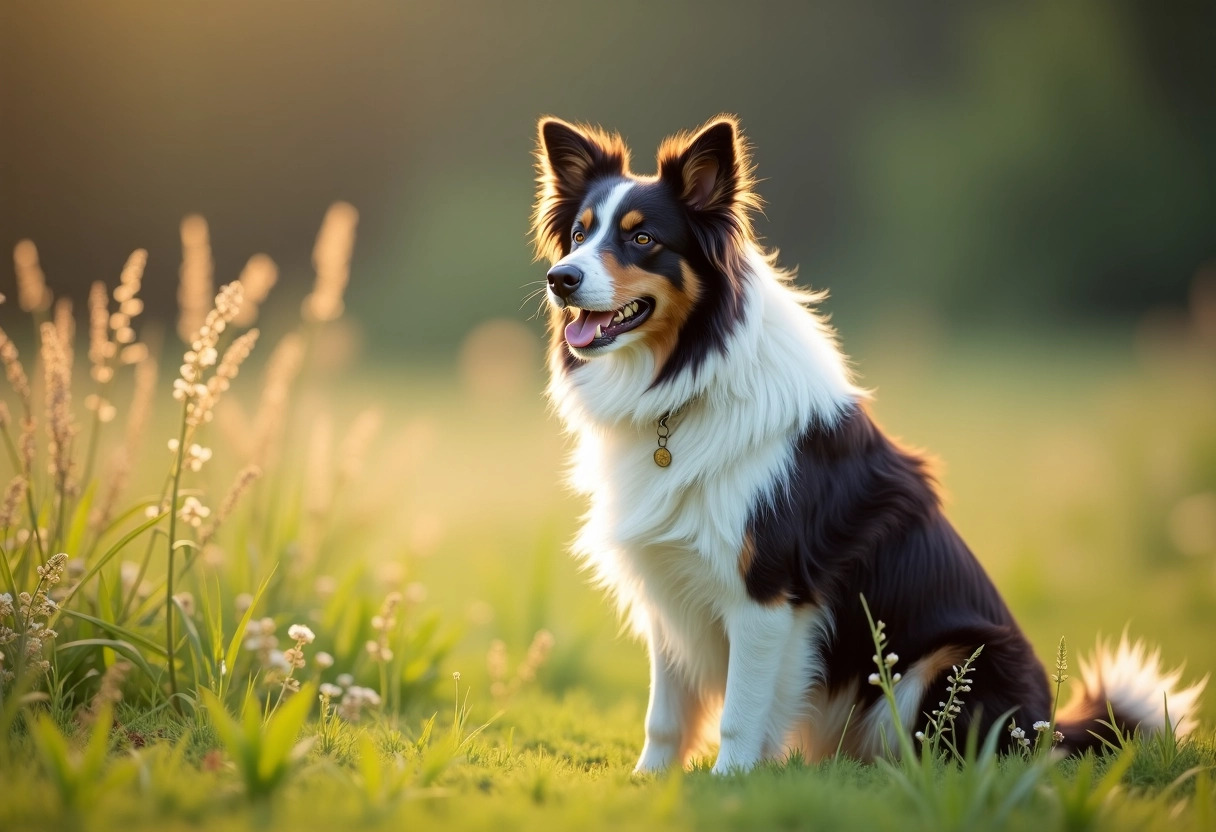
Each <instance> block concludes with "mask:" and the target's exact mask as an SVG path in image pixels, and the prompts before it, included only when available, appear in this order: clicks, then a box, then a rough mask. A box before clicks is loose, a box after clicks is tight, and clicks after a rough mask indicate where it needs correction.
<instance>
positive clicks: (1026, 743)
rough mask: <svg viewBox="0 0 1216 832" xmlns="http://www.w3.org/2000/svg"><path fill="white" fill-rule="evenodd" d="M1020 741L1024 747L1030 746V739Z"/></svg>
mask: <svg viewBox="0 0 1216 832" xmlns="http://www.w3.org/2000/svg"><path fill="white" fill-rule="evenodd" d="M1019 742H1021V743H1022V747H1023V748H1030V740H1028V739H1022V740H1019Z"/></svg>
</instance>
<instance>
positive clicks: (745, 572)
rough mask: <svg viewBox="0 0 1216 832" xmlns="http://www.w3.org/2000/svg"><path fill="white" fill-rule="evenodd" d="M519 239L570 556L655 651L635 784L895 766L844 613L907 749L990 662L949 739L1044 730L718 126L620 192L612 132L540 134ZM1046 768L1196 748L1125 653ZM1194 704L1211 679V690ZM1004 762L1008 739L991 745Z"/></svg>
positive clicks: (994, 595)
mask: <svg viewBox="0 0 1216 832" xmlns="http://www.w3.org/2000/svg"><path fill="white" fill-rule="evenodd" d="M539 128H540V129H539V133H540V136H539V149H538V153H537V160H538V172H539V189H538V197H537V203H536V210H535V214H534V217H533V234H534V240H535V245H536V250H537V254H538V259H539V258H548V259H549V260H550V261H551V262H552V267H551V268H550V269H549V272H548V281H547V282H548V286H547V298H548V305H549V307H550V315H549V323H550V329H551V343H550V349H549V354H548V364H549V369H550V372H551V381H550V384H549V388H548V394H549V397H550V399H551V401H552V403H553V405H554V406H555V408H556V410H557V411H558V413H559V415H560V417H561V418H562V420H563V421H564V422H565V424H566V426H567V427H568V428H569V430H570V432H571V433H572V434H573V435H574V437H575V440H576V444H575V449H574V453H573V458H572V462H573V465H572V471H571V481H572V483H573V485H574V487H575V488H576V489H577V490H578V491H580V492H582V493H584V494H586V495H587V496H588V497H589V499H590V503H591V507H590V511H589V513H588V514H587V516H586V519H585V524H584V525H583V528H582V531H581V533H580V534H579V536H578V538H577V541H576V544H575V549H576V552H577V554H578V555H579V556H580V557H581V558H583V559H584V561H585V563H586V564H587V566H588V567H589V569H590V571H591V572H592V573H593V574H594V576H595V578H596V579H597V582H598V583H599V584H601V585H602V586H603V587H605V588H606V589H607V590H608V592H609V593H610V594H611V595H612V597H613V598H614V599H615V600H616V602H617V604H618V605H619V607H620V610H621V613H622V615H623V616H624V617H625V619H626V620H627V622H628V624H629V625H630V626H631V627H632V629H633V630H634V631H635V632H636V633H637V635H638V636H639V637H641V638H642V639H644V640H645V642H646V645H647V647H648V648H649V652H650V702H649V706H648V708H647V712H646V725H645V728H646V741H645V745H644V747H643V749H642V753H641V757H640V759H639V760H638V763H637V770H638V771H655V770H660V769H663V768H665V767H667V766H670V765H673V764H674V765H684V764H686V763H687V762H688V760H689V758H690V756H691V755H693V754H696V753H700V752H702V751H703V750H704V749H705V747H706V745H707V744H709V743H712V742H713V741H715V740H717V741H718V743H719V748H718V757H717V762H716V764H715V766H714V771H715V772H719V773H722V772H728V771H735V770H746V769H749V768H751V767H753V766H755V765H756V764H757V763H759V762H761V761H762V760H765V759H769V758H773V757H779V756H781V755H782V754H783V753H785V752H786V751H787V750H788V749H791V748H797V749H800V750H801V752H802V753H803V755H804V756H805V757H806V758H807V759H820V758H823V757H824V756H825V755H829V754H831V753H833V752H835V750H836V749H837V748H838V747H843V748H844V749H845V750H846V751H847V752H848V753H850V754H852V755H854V756H857V757H859V758H862V759H872V758H873V757H875V756H876V755H878V754H880V753H882V752H883V749H884V745H889V746H890V747H892V748H894V747H897V743H896V742H895V738H894V737H893V736H891V734H890V731H891V726H892V721H891V719H890V716H889V711H888V706H887V704H886V702H885V700H882V699H881V697H880V691H879V689H878V688H876V687H875V686H874V685H872V684H869V683H868V681H867V680H868V678H869V676H870V674H871V673H872V672H873V670H874V669H875V668H874V664H873V662H872V661H871V656H872V654H873V652H874V649H873V643H872V641H871V636H870V631H869V629H868V624H867V621H866V617H865V615H864V611H863V607H862V605H861V600H860V599H861V597H862V596H864V597H865V599H866V600H867V601H868V603H869V605H870V607H871V609H872V610H873V614H874V616H875V617H876V618H877V619H881V620H882V621H884V622H885V623H886V632H887V633H888V634H889V637H890V648H891V649H892V650H893V651H895V652H896V653H898V656H899V658H898V662H899V667H898V668H897V669H899V670H901V671H902V674H901V675H902V679H901V680H900V681H899V683H898V684H897V685H896V687H895V697H896V701H897V706H898V710H899V713H900V717H901V719H902V721H903V724H904V725H905V726H909V727H912V726H914V725H915V724H916V723H923V721H924V717H923V714H924V713H925V712H926V711H927V710H929V709H930V708H932V707H935V706H934V704H933V703H936V702H938V701H939V700H942V699H945V696H944V695H943V694H944V691H945V689H946V686H947V684H948V681H947V677H948V675H950V673H951V668H952V667H954V666H955V665H958V664H961V663H962V661H963V660H964V659H965V658H966V657H968V656H969V655H970V654H971V653H972V651H973V650H974V649H975V648H976V647H977V646H979V645H983V648H984V649H983V652H982V654H981V656H980V657H979V659H978V661H977V663H976V665H975V676H974V682H973V687H974V690H973V691H971V692H970V693H968V694H966V697H965V699H966V706H965V708H964V710H963V711H962V713H961V714H959V717H958V721H957V722H956V723H955V730H956V732H957V734H958V735H960V736H961V735H965V733H966V732H967V731H968V730H969V729H975V730H978V731H979V732H980V733H981V736H982V735H983V734H984V733H986V732H987V731H988V730H989V728H990V727H992V723H993V722H994V721H995V720H996V719H997V718H998V717H999V716H1000V715H1001V714H1003V713H1006V712H1007V711H1010V710H1012V711H1013V713H1014V716H1015V718H1016V719H1017V721H1018V723H1019V724H1020V725H1024V726H1029V724H1030V723H1031V722H1034V721H1036V720H1046V719H1048V718H1049V717H1050V714H1051V693H1050V690H1049V685H1048V679H1047V675H1046V674H1045V672H1044V670H1043V666H1042V665H1041V664H1040V663H1039V660H1038V659H1037V658H1035V655H1034V652H1033V651H1032V649H1031V646H1030V644H1029V643H1028V642H1027V639H1026V636H1025V635H1024V634H1023V633H1022V631H1021V629H1020V628H1019V627H1018V625H1017V622H1016V621H1015V620H1014V617H1013V615H1012V613H1010V611H1009V608H1008V607H1007V606H1006V605H1005V603H1004V601H1003V600H1002V599H1001V596H1000V594H999V593H998V592H997V590H996V588H995V587H994V586H993V584H992V582H991V581H990V580H989V578H988V576H987V575H986V574H985V572H984V569H983V567H982V566H981V565H980V563H979V562H978V561H977V560H976V559H975V557H974V556H973V555H972V553H971V551H970V550H969V549H968V548H967V545H966V544H965V543H964V542H963V541H962V539H961V538H960V537H959V535H958V533H957V532H956V531H955V530H954V528H953V527H952V526H951V525H950V523H949V521H948V520H947V519H946V518H945V516H944V515H943V513H942V509H941V505H940V502H939V499H938V496H937V493H936V491H935V485H934V481H933V479H932V477H931V475H930V473H929V472H928V470H927V467H926V464H925V461H924V460H923V459H922V458H921V457H919V456H917V455H916V454H915V453H912V452H910V451H909V450H907V449H904V448H902V447H900V446H899V445H898V444H896V443H895V442H894V441H892V440H891V439H890V438H889V437H887V436H886V435H885V434H884V433H883V432H882V431H881V430H880V429H879V428H878V427H877V426H876V425H875V423H874V421H873V420H872V419H871V417H870V414H869V411H868V409H867V394H866V392H865V391H863V390H862V389H860V388H859V387H857V386H856V384H855V383H854V380H853V378H852V375H851V373H850V370H849V365H848V362H847V360H846V358H845V357H844V356H843V355H842V353H841V351H840V349H839V348H838V346H837V342H836V337H835V334H834V332H833V331H832V330H831V329H830V328H829V326H828V325H827V323H826V321H825V319H824V318H823V317H822V316H820V315H819V314H818V313H817V312H816V311H815V305H816V302H817V301H819V300H820V298H821V296H820V295H816V294H811V293H808V292H804V291H802V290H800V289H798V288H797V287H795V285H794V284H793V276H792V274H791V273H790V272H786V271H782V270H781V269H779V268H778V267H777V265H776V258H775V254H774V253H772V252H767V251H765V250H764V249H763V248H762V247H761V246H760V244H759V243H758V241H757V238H756V236H755V233H754V232H753V229H752V214H753V212H754V211H755V210H756V209H757V208H758V207H759V205H760V199H759V197H758V196H757V195H756V193H755V191H754V183H753V178H752V164H751V161H750V159H749V154H748V148H747V145H746V143H745V142H744V140H743V138H742V136H741V134H740V131H739V126H738V124H737V122H736V120H735V119H734V118H732V117H730V116H720V117H718V118H715V119H713V120H712V121H710V122H708V123H707V124H706V125H705V126H703V127H702V128H700V129H699V130H697V131H695V132H693V133H684V134H680V135H677V136H674V137H672V138H670V139H668V140H667V141H665V142H664V143H663V145H662V147H660V149H659V153H658V173H657V174H656V175H653V176H640V175H638V174H635V173H633V172H631V171H630V168H629V151H628V149H627V148H626V146H625V144H624V142H623V141H622V140H621V138H620V136H619V135H614V134H608V133H605V132H603V131H601V130H598V129H595V128H591V127H587V126H584V125H573V124H569V123H567V122H564V121H561V120H558V119H555V118H544V119H542V120H541V122H540V125H539ZM1082 670H1083V672H1082V677H1083V678H1082V682H1083V684H1082V685H1081V693H1080V695H1079V696H1078V697H1077V698H1076V699H1075V700H1074V701H1073V703H1071V705H1070V706H1068V707H1066V708H1064V709H1063V710H1062V711H1061V715H1060V717H1059V725H1058V727H1059V729H1060V731H1061V732H1062V733H1063V735H1064V737H1065V739H1064V741H1063V746H1064V747H1065V748H1067V749H1069V750H1072V751H1080V750H1082V749H1085V748H1088V747H1092V746H1094V745H1095V744H1096V743H1097V739H1096V738H1095V737H1094V736H1093V735H1091V734H1090V731H1100V730H1101V728H1100V726H1099V723H1098V720H1099V719H1105V718H1106V715H1107V709H1106V705H1107V702H1108V701H1109V702H1110V703H1111V705H1112V707H1113V712H1114V714H1115V716H1116V719H1117V722H1118V723H1119V724H1120V725H1123V726H1129V727H1130V726H1134V725H1137V724H1140V725H1143V726H1144V727H1145V728H1146V729H1160V728H1162V727H1164V725H1165V724H1166V715H1165V708H1164V707H1163V697H1165V696H1168V703H1169V715H1170V717H1171V718H1172V720H1173V722H1174V724H1175V727H1176V729H1177V730H1178V731H1179V732H1180V733H1181V732H1186V731H1189V730H1190V729H1191V728H1192V727H1193V726H1194V710H1195V705H1196V703H1197V700H1198V698H1199V695H1200V693H1201V691H1202V689H1203V685H1204V682H1200V683H1198V684H1196V685H1193V686H1191V687H1189V688H1180V687H1179V686H1178V681H1179V678H1180V674H1179V672H1178V671H1171V672H1168V673H1167V672H1164V671H1163V670H1162V668H1161V664H1160V657H1159V654H1158V653H1148V652H1147V651H1146V650H1145V649H1144V647H1143V645H1142V644H1139V643H1137V644H1135V645H1129V644H1128V643H1127V641H1126V639H1125V640H1124V641H1123V642H1122V643H1121V644H1120V645H1119V646H1118V647H1117V648H1114V649H1110V648H1104V647H1102V646H1101V645H1100V647H1099V651H1098V653H1097V655H1096V657H1095V659H1094V660H1093V661H1092V662H1091V663H1089V664H1087V665H1086V664H1083V667H1082ZM1205 681H1206V680H1205ZM1002 736H1003V742H1005V743H1006V744H1008V743H1010V742H1012V741H1013V740H1012V739H1011V738H1010V737H1009V736H1008V735H1007V732H1005V731H1004V730H1002Z"/></svg>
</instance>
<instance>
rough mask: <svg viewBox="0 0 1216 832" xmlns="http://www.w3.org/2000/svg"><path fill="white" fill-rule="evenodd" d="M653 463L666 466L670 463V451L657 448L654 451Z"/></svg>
mask: <svg viewBox="0 0 1216 832" xmlns="http://www.w3.org/2000/svg"><path fill="white" fill-rule="evenodd" d="M654 464H655V465H657V466H659V467H660V468H666V467H667V466H668V465H670V464H671V451H669V450H667V449H666V448H659V449H658V450H656V451H655V452H654Z"/></svg>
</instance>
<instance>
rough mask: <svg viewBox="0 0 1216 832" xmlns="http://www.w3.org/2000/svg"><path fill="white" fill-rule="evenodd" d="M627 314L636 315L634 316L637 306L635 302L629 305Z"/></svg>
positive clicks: (636, 312)
mask: <svg viewBox="0 0 1216 832" xmlns="http://www.w3.org/2000/svg"><path fill="white" fill-rule="evenodd" d="M629 314H630V315H636V314H638V304H637V301H634V302H633V303H631V304H629Z"/></svg>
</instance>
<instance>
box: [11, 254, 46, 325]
mask: <svg viewBox="0 0 1216 832" xmlns="http://www.w3.org/2000/svg"><path fill="white" fill-rule="evenodd" d="M13 266H14V268H15V269H16V272H17V305H18V306H20V307H21V310H22V311H23V312H30V313H42V312H45V311H47V310H48V309H50V308H51V290H50V289H48V288H47V286H46V275H44V274H43V273H42V266H41V265H40V264H39V262H38V247H37V246H35V245H34V241H33V240H21V241H19V242H18V243H17V245H16V246H14V247H13Z"/></svg>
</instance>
